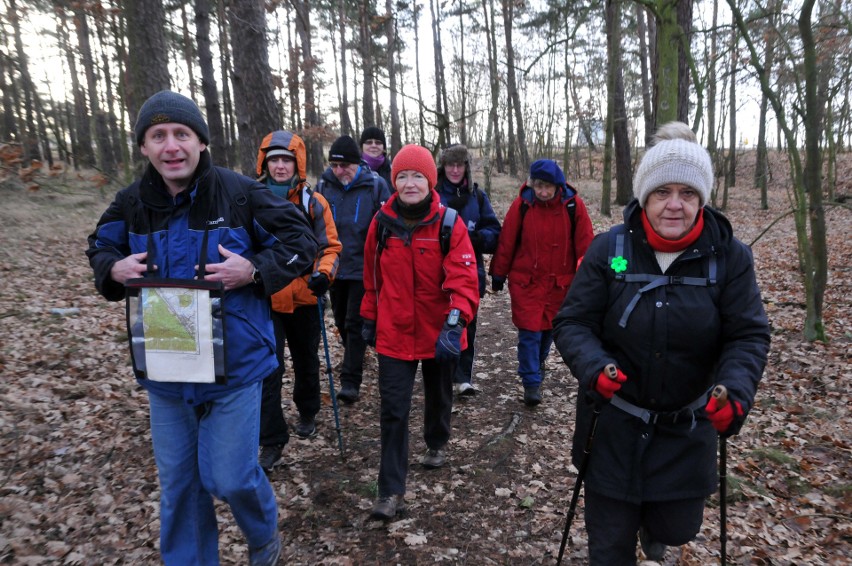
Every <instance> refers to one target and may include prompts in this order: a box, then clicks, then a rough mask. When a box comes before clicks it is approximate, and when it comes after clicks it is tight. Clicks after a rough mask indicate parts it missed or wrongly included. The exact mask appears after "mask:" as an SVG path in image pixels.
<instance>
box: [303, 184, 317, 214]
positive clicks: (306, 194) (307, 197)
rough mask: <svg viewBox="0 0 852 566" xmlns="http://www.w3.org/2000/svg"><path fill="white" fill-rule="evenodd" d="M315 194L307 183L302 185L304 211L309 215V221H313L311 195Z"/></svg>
mask: <svg viewBox="0 0 852 566" xmlns="http://www.w3.org/2000/svg"><path fill="white" fill-rule="evenodd" d="M313 194H314V191H313V190H311V188H310V187H309V186H307V185H305V186H304V187H302V212H304V213H305V216H307V217H308V221H312V218H311V195H313Z"/></svg>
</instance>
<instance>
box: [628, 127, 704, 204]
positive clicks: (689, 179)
mask: <svg viewBox="0 0 852 566" xmlns="http://www.w3.org/2000/svg"><path fill="white" fill-rule="evenodd" d="M673 183H674V184H681V185H688V186H690V187H692V188H693V189H695V190H697V191H698V194H699V195H700V197H701V206H704V205H705V204H707V201H709V200H710V192H711V191H712V190H713V164H712V163H711V161H710V154H709V153H707V150H706V149H704V147H703V146H701V145H700V144H698V143H696V142H692V141H687V140H683V139H667V140H662V141H660V142H659V143H657V145H655V146H654V147H652V148H651V149H649V150H648V151H647V152H646V153H645V156H644V157H643V158H642V162H641V163H640V164H639V168H638V169H637V170H636V178H635V179H634V182H633V194H634V195H635V196H636V198H637V199H639V206H642V207H644V206H645V201H646V200H647V199H648V195H649V194H651V191H653V190H654V189H657V188H659V187H662V186H663V185H668V184H673Z"/></svg>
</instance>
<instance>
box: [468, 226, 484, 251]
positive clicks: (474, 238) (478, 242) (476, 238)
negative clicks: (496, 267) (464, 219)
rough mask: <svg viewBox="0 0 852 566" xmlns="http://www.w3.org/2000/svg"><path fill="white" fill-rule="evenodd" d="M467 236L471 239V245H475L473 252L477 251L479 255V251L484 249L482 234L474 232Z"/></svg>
mask: <svg viewBox="0 0 852 566" xmlns="http://www.w3.org/2000/svg"><path fill="white" fill-rule="evenodd" d="M467 235H468V236H469V237H470V243H471V245H473V251H475V252H476V253H479V251H480V250H481V249H482V244H483V242H482V240H483V238H482V234H481V233H480V232H476V231H474V232H468V233H467Z"/></svg>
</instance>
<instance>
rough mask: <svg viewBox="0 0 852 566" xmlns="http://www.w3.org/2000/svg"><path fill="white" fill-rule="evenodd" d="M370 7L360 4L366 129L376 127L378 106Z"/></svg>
mask: <svg viewBox="0 0 852 566" xmlns="http://www.w3.org/2000/svg"><path fill="white" fill-rule="evenodd" d="M370 19H371V14H370V7H369V4H368V3H367V2H361V3H359V4H358V31H359V33H360V40H361V41H360V45H361V72H362V75H363V78H364V93H363V95H362V96H361V105H362V110H361V115H362V118H363V121H364V128H367V127H369V126H375V125H376V112H375V110H376V105H375V102H374V101H373V72H374V71H373V37H372V34H371V30H370Z"/></svg>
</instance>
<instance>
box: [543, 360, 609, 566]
mask: <svg viewBox="0 0 852 566" xmlns="http://www.w3.org/2000/svg"><path fill="white" fill-rule="evenodd" d="M604 373H605V374H606V375H607V376H608V377H609V378H610V379H615V378H617V377H618V370H616V368H615V364H607V365H606V366H605V367H604ZM601 408H602V407H601V405H600V404H599V403H595V409H594V412H593V413H592V422H591V423H590V424H589V436H588V437H587V438H586V446H585V448H583V462H582V463H581V464H580V469H579V470H578V471H577V481H576V482H575V483H574V492H573V493H572V494H571V504H570V505H569V506H568V513H567V514H566V516H565V530H563V531H562V543H561V544H560V545H559V556H558V557H557V558H556V566H560V564H562V556H563V555H564V554H565V543H566V542H567V541H568V531H569V530H570V529H571V522H572V521H573V520H574V513H575V511H576V510H577V500H578V499H579V498H580V488H581V487H582V485H583V478H584V477H585V476H586V469H587V468H588V467H589V457H590V456H591V454H592V442H593V441H594V440H595V429H596V428H597V427H598V417H599V416H600V414H601Z"/></svg>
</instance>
